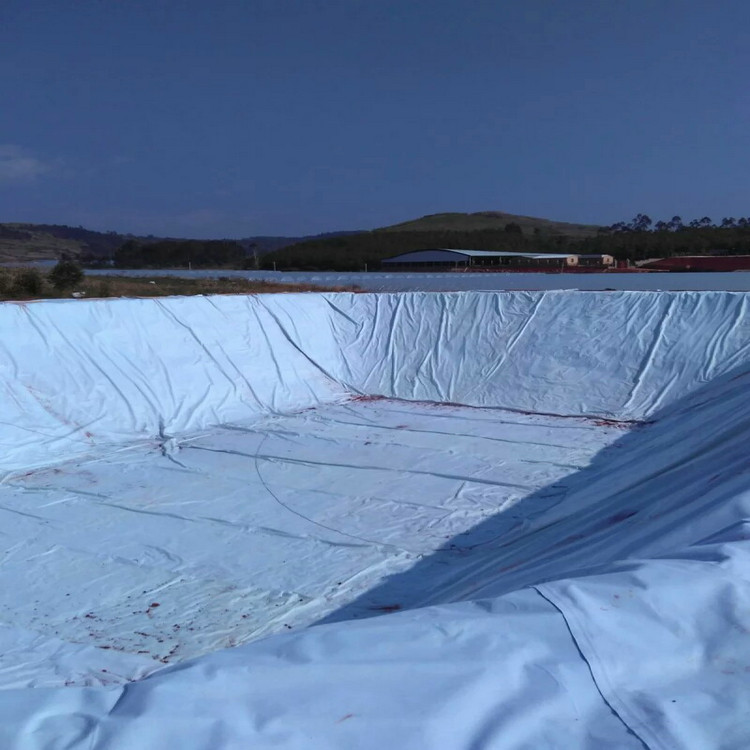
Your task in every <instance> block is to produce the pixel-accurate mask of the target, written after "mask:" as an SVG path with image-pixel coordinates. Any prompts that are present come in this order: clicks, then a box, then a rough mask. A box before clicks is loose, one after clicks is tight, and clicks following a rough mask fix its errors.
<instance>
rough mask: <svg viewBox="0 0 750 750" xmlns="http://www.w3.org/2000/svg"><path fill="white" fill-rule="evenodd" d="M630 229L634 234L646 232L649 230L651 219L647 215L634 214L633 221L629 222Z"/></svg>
mask: <svg viewBox="0 0 750 750" xmlns="http://www.w3.org/2000/svg"><path fill="white" fill-rule="evenodd" d="M630 228H631V229H632V230H633V231H634V232H648V230H649V229H650V228H651V217H650V216H648V215H647V214H636V217H635V219H633V221H631V222H630Z"/></svg>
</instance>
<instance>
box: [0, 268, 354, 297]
mask: <svg viewBox="0 0 750 750" xmlns="http://www.w3.org/2000/svg"><path fill="white" fill-rule="evenodd" d="M344 291H357V288H356V287H351V286H316V285H314V284H279V283H276V282H271V281H256V280H248V279H237V278H218V279H180V278H177V277H167V276H158V277H155V276H151V277H150V276H148V275H146V274H144V276H139V277H124V276H88V277H84V279H83V281H81V282H80V283H78V284H76V285H75V286H74V287H72V288H70V289H65V290H60V289H55V287H54V286H52V284H51V283H50V281H49V280H48V279H47V277H46V275H45V274H43V273H39V272H34V271H31V272H30V269H27V268H13V269H10V268H6V269H0V301H20V300H32V299H66V298H71V297H83V298H86V299H91V298H101V297H168V296H173V295H197V294H264V293H275V292H344Z"/></svg>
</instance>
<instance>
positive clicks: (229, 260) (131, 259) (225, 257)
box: [114, 240, 247, 268]
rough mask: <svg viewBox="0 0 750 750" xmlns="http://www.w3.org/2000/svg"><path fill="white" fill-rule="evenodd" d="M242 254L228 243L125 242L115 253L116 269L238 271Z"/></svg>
mask: <svg viewBox="0 0 750 750" xmlns="http://www.w3.org/2000/svg"><path fill="white" fill-rule="evenodd" d="M246 255H247V254H246V252H245V250H244V249H243V248H242V246H241V245H239V244H238V243H237V242H234V241H232V240H163V241H160V242H148V243H144V242H138V241H137V240H128V241H127V242H125V243H124V244H123V245H121V246H120V247H119V248H117V250H116V251H115V255H114V263H115V267H117V268H221V267H224V268H238V267H241V266H242V265H243V264H244V262H245V259H246Z"/></svg>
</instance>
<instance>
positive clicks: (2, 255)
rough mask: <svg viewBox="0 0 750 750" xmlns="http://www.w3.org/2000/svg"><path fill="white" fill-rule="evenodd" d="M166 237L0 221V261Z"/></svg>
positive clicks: (270, 241)
mask: <svg viewBox="0 0 750 750" xmlns="http://www.w3.org/2000/svg"><path fill="white" fill-rule="evenodd" d="M345 234H354V232H328V233H326V234H320V235H314V236H313V235H308V236H304V237H276V236H258V237H243V238H242V239H240V240H236V242H237V244H238V245H240V246H241V247H242V248H243V249H244V250H245V252H246V253H247V255H248V256H251V255H253V254H255V253H257V255H259V256H262V255H265V254H266V253H269V252H271V251H273V250H278V249H280V248H283V247H287V246H288V245H293V244H295V243H297V242H303V241H305V240H310V239H323V238H327V237H336V236H339V235H345ZM170 239H176V238H172V237H154V236H153V235H150V236H148V237H139V236H137V235H134V234H120V233H118V232H96V231H94V230H91V229H84V228H83V227H69V226H66V225H64V224H19V223H12V224H0V263H28V262H35V261H41V260H59V259H60V258H61V257H62V256H64V255H67V256H69V257H71V258H74V259H75V260H78V261H79V262H81V263H91V262H96V261H102V260H111V259H112V258H113V257H114V254H115V251H116V250H117V249H118V248H119V247H122V245H124V244H125V243H126V242H128V241H130V240H135V241H136V242H138V243H140V244H141V245H148V244H151V243H155V242H161V241H164V240H170ZM181 239H182V238H181Z"/></svg>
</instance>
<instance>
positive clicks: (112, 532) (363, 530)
mask: <svg viewBox="0 0 750 750" xmlns="http://www.w3.org/2000/svg"><path fill="white" fill-rule="evenodd" d="M620 434H621V430H620V429H618V427H616V426H615V427H612V426H598V425H596V424H594V423H593V422H592V421H591V420H586V419H581V418H576V419H560V418H555V417H545V416H538V417H534V416H523V415H516V414H513V413H509V412H502V411H496V410H481V409H471V408H465V407H444V406H439V405H430V404H410V403H408V402H394V401H351V402H349V403H344V404H337V405H329V406H326V407H321V408H318V409H314V410H308V411H304V412H302V413H298V414H292V415H287V416H279V417H273V418H269V419H265V420H263V421H262V422H260V423H255V424H248V425H243V424H230V425H226V426H224V427H222V428H214V429H212V430H210V431H209V432H207V433H203V434H198V435H191V436H185V437H183V438H182V439H180V440H179V441H178V440H173V441H172V442H171V443H170V445H169V446H168V447H164V446H162V445H160V444H159V443H158V442H154V441H151V442H144V443H139V444H136V445H134V446H128V447H125V448H123V449H121V450H119V451H117V452H115V453H105V454H103V455H101V456H96V457H91V458H89V459H87V460H85V461H80V462H75V463H63V464H59V465H56V466H54V467H53V468H48V469H39V470H36V471H33V470H32V471H29V472H24V473H21V474H16V475H12V476H10V477H8V478H6V480H5V482H4V484H3V485H2V486H0V517H2V518H3V526H2V533H3V537H4V538H5V539H6V540H8V542H10V544H9V546H8V547H7V549H6V551H5V556H4V559H3V564H2V565H1V566H0V608H1V610H2V612H3V615H2V626H0V639H2V641H0V642H4V644H5V646H6V651H5V656H4V658H3V659H2V662H1V663H0V685H1V686H2V687H6V688H7V687H26V686H29V687H31V686H37V687H39V686H53V685H61V684H68V685H87V684H111V683H113V682H124V681H127V680H131V679H136V678H139V677H142V676H143V675H144V674H146V673H149V672H152V671H154V670H155V669H157V668H159V667H161V666H163V664H168V663H174V662H178V661H182V660H184V659H188V658H192V657H195V656H199V655H201V654H204V653H207V652H210V651H214V650H216V649H220V648H226V647H229V646H236V645H238V644H240V643H244V642H247V641H249V640H252V639H255V638H258V637H259V636H262V635H267V634H270V633H275V632H283V631H284V630H289V629H292V628H295V629H296V628H299V627H302V626H305V625H309V624H311V623H314V622H316V621H319V620H321V619H322V618H323V617H325V616H326V615H331V613H334V612H336V611H340V610H342V608H343V607H345V606H348V607H349V608H350V611H349V613H348V615H347V617H348V618H349V617H356V616H360V617H361V616H372V615H375V614H378V613H383V612H389V611H396V610H400V609H408V608H412V607H415V606H417V605H418V604H419V603H420V602H421V601H422V600H424V599H425V598H428V597H432V598H434V597H435V596H436V594H437V595H438V596H439V589H440V583H439V582H438V581H431V582H430V581H429V580H428V579H426V580H425V581H424V582H423V583H421V584H420V583H419V582H417V581H415V582H414V585H411V586H407V587H406V588H405V589H404V590H403V591H399V594H398V597H397V598H393V597H391V598H387V597H386V598H383V597H378V596H377V594H373V593H369V594H368V592H372V591H373V590H376V587H377V586H378V584H380V583H382V582H383V581H384V580H385V579H386V578H388V577H389V576H393V575H394V574H396V573H399V572H403V571H406V570H408V569H411V568H412V567H413V566H414V564H415V563H417V562H418V561H419V560H420V559H422V558H425V557H427V556H430V555H432V554H436V555H438V557H439V558H440V565H441V568H444V572H443V577H444V578H445V577H447V576H448V575H449V574H450V573H451V571H453V572H455V571H458V570H460V569H461V568H462V567H463V566H465V564H466V559H467V555H469V554H470V551H471V550H472V549H473V548H475V547H481V546H486V545H488V544H491V543H492V540H491V539H489V538H487V535H488V534H489V529H488V528H482V524H483V523H484V524H486V525H487V522H488V520H490V519H492V527H493V528H492V534H494V535H495V536H498V535H501V533H502V531H501V528H500V524H501V517H502V525H504V526H505V527H507V528H509V529H510V528H513V527H518V526H519V525H521V524H523V523H524V522H525V521H527V519H528V517H529V516H531V515H533V514H538V513H540V512H542V511H544V510H545V509H548V508H551V507H552V506H554V505H555V504H557V503H559V502H560V501H561V500H562V499H563V498H564V496H565V491H566V477H567V476H568V475H570V474H571V473H574V472H575V471H578V470H580V469H582V468H583V467H584V466H586V465H587V463H588V461H589V458H590V457H591V456H592V455H593V454H595V453H596V452H597V451H599V450H600V449H601V448H603V447H604V446H606V445H607V444H608V443H610V442H612V441H613V440H615V439H616V438H617V437H618V436H619V435H620ZM533 493H536V496H535V498H534V502H533V503H528V502H527V508H526V509H525V510H524V511H522V512H521V513H519V512H518V504H519V501H520V500H521V499H522V498H525V497H528V496H529V495H530V494H533ZM498 514H499V515H498ZM10 540H14V541H15V543H13V542H11V541H10ZM21 581H22V582H23V584H22V593H21V591H20V590H19V589H20V588H21V586H20V582H21ZM31 633H34V634H35V637H33V638H30V634H31ZM45 638H46V639H47V642H45V641H44V639H45ZM37 654H41V655H42V656H43V658H41V659H40V658H39V657H38V656H36V655H37Z"/></svg>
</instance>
